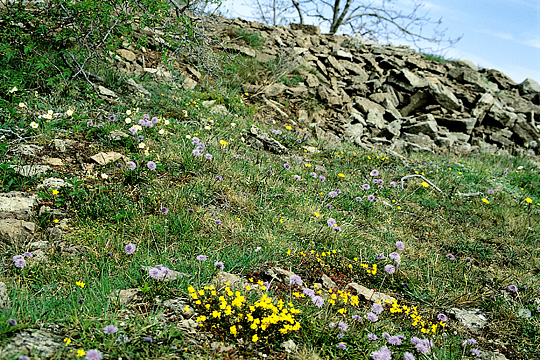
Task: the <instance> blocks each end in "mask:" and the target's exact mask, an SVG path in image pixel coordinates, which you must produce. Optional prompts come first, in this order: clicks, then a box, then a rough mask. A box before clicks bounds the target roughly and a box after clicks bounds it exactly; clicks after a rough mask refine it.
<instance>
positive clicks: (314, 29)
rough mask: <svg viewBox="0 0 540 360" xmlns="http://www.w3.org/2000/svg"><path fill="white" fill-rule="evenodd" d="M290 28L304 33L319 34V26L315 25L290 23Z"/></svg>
mask: <svg viewBox="0 0 540 360" xmlns="http://www.w3.org/2000/svg"><path fill="white" fill-rule="evenodd" d="M289 26H290V27H291V30H302V32H303V33H304V34H306V35H320V33H321V28H320V27H318V26H315V25H308V24H294V23H290V24H289Z"/></svg>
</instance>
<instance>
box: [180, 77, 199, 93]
mask: <svg viewBox="0 0 540 360" xmlns="http://www.w3.org/2000/svg"><path fill="white" fill-rule="evenodd" d="M182 87H183V88H184V90H193V89H195V88H196V87H197V82H196V81H195V80H193V79H192V78H190V77H189V76H186V77H185V78H184V81H183V82H182Z"/></svg>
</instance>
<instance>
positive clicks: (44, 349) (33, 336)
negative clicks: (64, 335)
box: [2, 330, 63, 359]
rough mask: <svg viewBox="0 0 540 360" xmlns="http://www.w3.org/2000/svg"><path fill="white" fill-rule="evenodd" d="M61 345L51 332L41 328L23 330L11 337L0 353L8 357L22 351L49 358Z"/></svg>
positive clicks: (41, 357)
mask: <svg viewBox="0 0 540 360" xmlns="http://www.w3.org/2000/svg"><path fill="white" fill-rule="evenodd" d="M62 346H63V344H62V342H61V340H60V339H59V338H57V336H55V335H53V334H50V333H48V332H45V331H42V330H30V331H28V330H24V331H21V332H19V333H17V335H15V337H14V338H13V339H11V341H10V342H9V344H8V345H7V346H6V347H5V348H4V349H2V353H3V354H4V355H7V356H8V357H9V356H13V357H15V356H16V355H19V354H21V353H22V354H26V355H31V354H33V355H35V356H38V357H39V358H40V359H49V358H51V357H53V355H54V354H55V353H56V352H58V351H60V349H61V347H62Z"/></svg>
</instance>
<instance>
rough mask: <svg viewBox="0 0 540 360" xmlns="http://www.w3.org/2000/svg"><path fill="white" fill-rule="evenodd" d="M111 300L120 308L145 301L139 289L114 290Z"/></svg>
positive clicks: (110, 296)
mask: <svg viewBox="0 0 540 360" xmlns="http://www.w3.org/2000/svg"><path fill="white" fill-rule="evenodd" d="M109 300H110V301H111V303H113V304H117V305H119V306H125V305H128V304H131V303H134V302H140V301H142V300H143V293H142V291H141V290H139V288H133V289H125V290H113V291H112V292H111V294H110V295H109Z"/></svg>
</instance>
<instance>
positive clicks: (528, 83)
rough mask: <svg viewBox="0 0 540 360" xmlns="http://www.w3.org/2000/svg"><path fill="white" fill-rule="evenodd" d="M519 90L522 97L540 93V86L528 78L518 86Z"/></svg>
mask: <svg viewBox="0 0 540 360" xmlns="http://www.w3.org/2000/svg"><path fill="white" fill-rule="evenodd" d="M518 89H519V93H520V94H521V95H527V94H533V93H540V84H538V83H537V82H536V81H534V80H533V79H529V78H527V79H525V80H524V81H523V82H522V83H521V84H519V85H518Z"/></svg>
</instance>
